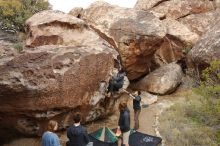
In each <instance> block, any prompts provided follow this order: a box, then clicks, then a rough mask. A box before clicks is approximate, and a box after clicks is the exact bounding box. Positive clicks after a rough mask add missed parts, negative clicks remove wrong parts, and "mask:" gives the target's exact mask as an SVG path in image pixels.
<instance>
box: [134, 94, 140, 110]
mask: <svg viewBox="0 0 220 146" xmlns="http://www.w3.org/2000/svg"><path fill="white" fill-rule="evenodd" d="M134 97H135V99H133V109H134V110H140V109H141V97H140V96H139V95H138V96H134Z"/></svg>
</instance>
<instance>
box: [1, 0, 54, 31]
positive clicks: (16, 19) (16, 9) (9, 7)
mask: <svg viewBox="0 0 220 146" xmlns="http://www.w3.org/2000/svg"><path fill="white" fill-rule="evenodd" d="M46 9H50V6H49V3H48V2H47V1H44V0H0V23H1V28H2V29H6V30H13V31H15V32H17V31H21V32H24V23H25V21H26V20H27V19H28V18H29V17H31V16H32V15H33V14H35V13H37V12H40V11H43V10H46Z"/></svg>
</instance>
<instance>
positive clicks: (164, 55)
mask: <svg viewBox="0 0 220 146" xmlns="http://www.w3.org/2000/svg"><path fill="white" fill-rule="evenodd" d="M162 22H163V24H164V25H165V26H166V27H167V34H166V36H165V37H164V40H163V43H162V44H161V45H160V47H159V49H157V51H156V52H155V54H154V60H153V61H154V63H156V65H157V66H163V65H165V64H169V63H171V62H174V61H177V60H180V59H182V58H183V57H184V50H185V49H186V48H192V47H193V46H194V45H195V43H196V42H197V40H198V39H199V36H198V35H197V34H196V33H194V32H192V31H191V30H190V29H188V28H187V27H186V26H185V25H183V24H181V23H180V22H178V21H177V20H174V19H169V18H168V19H165V20H163V21H162Z"/></svg>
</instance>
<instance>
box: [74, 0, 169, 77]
mask: <svg viewBox="0 0 220 146" xmlns="http://www.w3.org/2000/svg"><path fill="white" fill-rule="evenodd" d="M77 11H78V10H77ZM71 13H72V14H74V16H77V15H79V14H80V16H81V18H82V19H83V20H85V21H86V22H88V23H89V24H90V25H91V26H92V27H93V29H94V30H96V31H97V32H98V33H99V35H100V36H102V37H103V38H104V39H105V40H107V41H108V42H109V43H110V44H111V45H113V46H114V47H115V48H117V50H118V52H119V54H120V57H121V61H122V65H123V67H124V68H125V69H126V71H127V72H128V78H129V79H130V80H133V79H137V78H139V77H141V76H142V75H144V74H146V73H148V72H149V68H151V61H152V58H153V54H154V53H155V51H156V50H157V49H158V48H159V47H158V46H160V44H161V43H162V41H163V37H164V36H165V35H166V27H165V26H164V25H163V24H162V22H161V21H160V20H159V19H157V18H156V17H155V16H154V15H153V14H151V13H149V12H145V11H139V10H134V9H129V8H122V7H118V6H113V5H110V4H108V3H106V2H104V1H98V2H95V3H93V4H92V5H90V7H88V8H87V9H85V10H83V11H80V13H79V14H77V13H75V12H74V10H73V11H71Z"/></svg>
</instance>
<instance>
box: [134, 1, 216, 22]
mask: <svg viewBox="0 0 220 146" xmlns="http://www.w3.org/2000/svg"><path fill="white" fill-rule="evenodd" d="M135 8H136V9H142V10H150V11H151V12H152V13H153V14H154V15H155V16H157V17H160V18H173V19H179V18H182V17H185V16H187V15H190V14H198V13H204V12H208V11H210V10H213V9H214V8H215V7H214V3H213V2H212V1H209V0H194V1H191V0H156V1H154V2H153V1H150V2H149V3H148V1H147V0H139V1H138V2H137V4H136V5H135Z"/></svg>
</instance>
